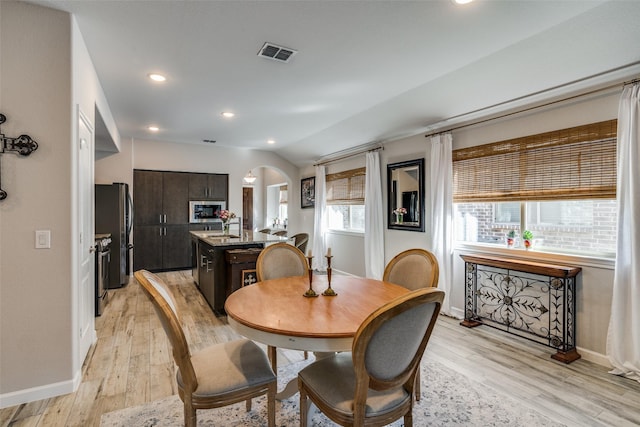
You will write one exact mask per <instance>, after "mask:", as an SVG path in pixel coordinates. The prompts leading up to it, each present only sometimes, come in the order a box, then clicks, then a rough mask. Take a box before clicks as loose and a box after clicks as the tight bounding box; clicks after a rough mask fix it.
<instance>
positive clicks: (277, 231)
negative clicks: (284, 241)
mask: <svg viewBox="0 0 640 427" xmlns="http://www.w3.org/2000/svg"><path fill="white" fill-rule="evenodd" d="M271 234H273V235H274V236H285V237H286V236H287V231H286V230H276V231H274V232H273V233H271Z"/></svg>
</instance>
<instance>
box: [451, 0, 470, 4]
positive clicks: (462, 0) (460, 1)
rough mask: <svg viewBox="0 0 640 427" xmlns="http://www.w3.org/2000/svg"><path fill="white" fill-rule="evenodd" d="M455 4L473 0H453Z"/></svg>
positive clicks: (467, 2)
mask: <svg viewBox="0 0 640 427" xmlns="http://www.w3.org/2000/svg"><path fill="white" fill-rule="evenodd" d="M452 1H453V2H454V3H455V4H469V3H471V2H472V1H473V0H452Z"/></svg>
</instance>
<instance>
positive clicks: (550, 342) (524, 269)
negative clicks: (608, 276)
mask: <svg viewBox="0 0 640 427" xmlns="http://www.w3.org/2000/svg"><path fill="white" fill-rule="evenodd" d="M461 257H462V259H463V260H464V262H465V315H464V321H462V322H461V323H460V324H461V325H463V326H466V327H469V328H471V327H475V326H478V325H482V324H486V325H488V326H492V327H495V328H497V329H501V330H504V331H506V332H509V333H512V334H515V335H518V336H521V337H523V338H527V339H530V340H533V341H536V342H539V343H541V344H545V345H547V346H549V347H552V348H555V349H556V351H557V352H556V353H555V354H553V355H552V356H551V357H552V358H553V359H556V360H559V361H561V362H564V363H571V362H573V361H574V360H577V359H579V358H580V354H578V352H577V351H576V346H575V335H576V324H575V313H576V299H575V295H576V277H577V275H578V274H579V273H580V271H581V269H580V268H579V267H570V266H564V265H557V264H544V263H539V262H531V261H524V260H514V259H509V258H504V257H494V256H485V255H461Z"/></svg>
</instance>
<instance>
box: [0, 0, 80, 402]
mask: <svg viewBox="0 0 640 427" xmlns="http://www.w3.org/2000/svg"><path fill="white" fill-rule="evenodd" d="M0 16H1V17H0V19H1V21H0V31H1V34H0V42H1V45H0V55H1V58H0V60H1V66H2V68H1V70H0V102H1V110H2V113H4V114H5V115H6V116H7V122H6V123H5V124H4V125H2V133H4V134H5V135H6V136H18V135H20V134H23V133H25V134H29V135H30V136H31V137H32V138H33V139H35V140H36V141H37V142H38V144H39V148H38V150H37V151H36V152H34V153H33V154H31V155H30V156H29V157H20V156H16V155H13V154H3V155H2V187H3V188H4V189H5V190H6V191H7V192H8V193H9V196H8V198H7V199H6V200H4V201H1V202H0V234H1V238H0V349H1V359H0V396H1V397H2V402H0V404H2V405H4V403H5V399H8V398H10V397H11V396H12V395H11V393H16V392H21V391H22V390H25V389H32V388H37V387H40V386H43V385H51V384H57V383H65V382H66V383H67V385H68V382H69V381H70V380H71V379H72V378H73V376H74V372H73V368H72V356H73V355H72V336H71V331H72V313H73V307H72V286H73V283H72V275H73V272H72V263H71V262H70V254H71V235H72V232H71V221H70V218H71V217H72V208H71V206H72V203H71V188H72V182H71V170H72V167H73V165H72V152H71V147H72V144H71V141H72V128H71V124H72V108H71V105H72V98H71V96H72V88H71V83H72V82H71V25H70V22H71V20H70V16H69V15H68V14H66V13H62V12H57V11H53V10H50V9H46V8H41V7H38V6H33V5H29V4H25V3H16V2H5V1H3V2H0ZM25 52H28V53H29V54H25ZM35 230H51V249H35V244H34V241H35Z"/></svg>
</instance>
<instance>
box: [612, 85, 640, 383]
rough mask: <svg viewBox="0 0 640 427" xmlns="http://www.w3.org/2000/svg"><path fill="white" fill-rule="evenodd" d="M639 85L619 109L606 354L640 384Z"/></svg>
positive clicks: (624, 95) (632, 87)
mask: <svg viewBox="0 0 640 427" xmlns="http://www.w3.org/2000/svg"><path fill="white" fill-rule="evenodd" d="M639 127H640V83H636V84H634V85H628V86H626V87H625V88H624V90H623V91H622V97H621V98H620V104H619V107H618V188H617V198H618V241H617V252H616V253H617V255H616V267H615V275H614V279H613V298H612V302H611V320H610V322H609V334H608V337H607V355H608V356H609V361H610V362H611V365H612V366H613V368H614V369H613V370H612V371H611V373H612V374H615V375H622V376H625V377H628V378H631V379H634V380H637V381H640V227H639V226H640V129H639Z"/></svg>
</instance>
